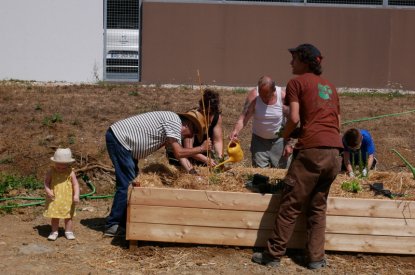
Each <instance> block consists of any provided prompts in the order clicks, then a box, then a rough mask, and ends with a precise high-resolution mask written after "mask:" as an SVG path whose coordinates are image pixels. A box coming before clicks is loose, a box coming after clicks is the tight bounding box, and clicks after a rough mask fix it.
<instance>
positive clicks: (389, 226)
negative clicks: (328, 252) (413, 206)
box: [326, 216, 415, 246]
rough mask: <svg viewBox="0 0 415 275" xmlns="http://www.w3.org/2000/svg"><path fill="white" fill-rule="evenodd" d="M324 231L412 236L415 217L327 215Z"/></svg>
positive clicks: (413, 236) (414, 227)
mask: <svg viewBox="0 0 415 275" xmlns="http://www.w3.org/2000/svg"><path fill="white" fill-rule="evenodd" d="M326 233H335V234H336V233H340V234H356V235H374V236H400V237H412V238H414V240H413V241H414V246H415V219H408V220H405V219H395V218H369V217H347V216H327V224H326Z"/></svg>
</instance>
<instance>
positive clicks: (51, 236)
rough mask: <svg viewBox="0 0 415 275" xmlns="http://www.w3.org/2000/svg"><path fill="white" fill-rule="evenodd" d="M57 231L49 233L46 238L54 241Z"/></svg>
mask: <svg viewBox="0 0 415 275" xmlns="http://www.w3.org/2000/svg"><path fill="white" fill-rule="evenodd" d="M58 235H59V233H58V231H53V232H51V233H50V234H49V237H48V240H49V241H56V239H57V238H58Z"/></svg>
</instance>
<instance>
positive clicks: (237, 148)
mask: <svg viewBox="0 0 415 275" xmlns="http://www.w3.org/2000/svg"><path fill="white" fill-rule="evenodd" d="M227 152H228V159H227V160H225V161H223V162H221V163H219V164H218V165H216V166H215V168H218V167H220V166H222V165H224V164H225V163H227V162H239V161H241V160H243V159H244V152H243V151H242V148H241V145H240V144H239V141H235V140H233V141H231V142H229V144H228V149H227Z"/></svg>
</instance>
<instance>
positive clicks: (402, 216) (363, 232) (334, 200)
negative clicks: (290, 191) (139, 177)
mask: <svg viewBox="0 0 415 275" xmlns="http://www.w3.org/2000/svg"><path fill="white" fill-rule="evenodd" d="M279 200H280V198H279V195H272V194H259V193H243V192H224V191H207V190H186V189H174V188H154V187H134V188H131V189H130V193H129V199H128V214H127V236H126V238H127V240H129V241H130V243H131V244H135V243H136V242H137V241H140V240H141V241H159V242H177V243H195V244H213V245H232V246H256V247H260V246H265V244H266V240H267V239H268V237H269V236H270V233H271V230H272V227H273V223H274V220H275V211H276V209H277V208H278V205H279ZM304 241H305V219H304V217H300V218H299V220H298V222H297V225H296V229H295V232H294V234H293V236H292V238H291V241H290V243H289V246H288V247H289V248H302V247H304ZM326 250H332V251H353V252H374V253H392V254H415V201H404V200H380V199H358V198H339V197H329V202H328V211H327V229H326Z"/></svg>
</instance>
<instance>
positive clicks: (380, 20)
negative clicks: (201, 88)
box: [142, 1, 415, 90]
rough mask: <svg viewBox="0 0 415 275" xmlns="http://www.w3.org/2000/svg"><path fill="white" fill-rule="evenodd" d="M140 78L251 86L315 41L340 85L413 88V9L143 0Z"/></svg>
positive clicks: (286, 73)
mask: <svg viewBox="0 0 415 275" xmlns="http://www.w3.org/2000/svg"><path fill="white" fill-rule="evenodd" d="M142 14H143V17H142V82H143V83H174V84H199V80H198V76H197V71H198V70H199V72H200V75H201V82H202V83H203V84H209V85H232V86H234V85H236V86H253V85H254V84H255V83H256V81H257V79H258V78H259V77H260V76H261V75H265V74H268V75H271V76H272V77H273V78H275V80H276V81H277V82H278V84H280V85H282V86H285V84H286V83H287V81H288V80H289V79H290V77H292V75H291V67H290V64H289V63H290V59H291V56H290V54H289V53H288V51H287V49H288V48H290V47H295V46H297V45H298V44H301V43H305V42H307V43H312V44H314V45H316V46H317V47H318V48H319V49H320V50H321V52H322V54H323V56H324V59H323V69H324V73H323V76H325V77H326V78H328V79H330V80H331V81H332V82H333V83H334V84H335V85H336V86H338V87H368V88H386V87H391V86H394V87H402V88H404V89H412V90H414V89H415V77H414V76H413V74H414V73H413V72H414V70H413V68H412V65H413V64H415V51H413V50H412V49H413V48H414V46H415V30H414V26H415V9H394V8H388V9H386V8H379V9H378V8H376V9H375V8H361V7H359V8H338V7H317V6H314V7H313V6H308V7H305V6H301V5H297V6H289V5H261V4H250V5H243V4H240V3H239V4H231V3H214V4H213V3H212V4H210V3H203V4H202V3H199V4H195V3H171V2H169V3H166V2H162V1H160V2H158V1H144V2H143V10H142Z"/></svg>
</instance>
